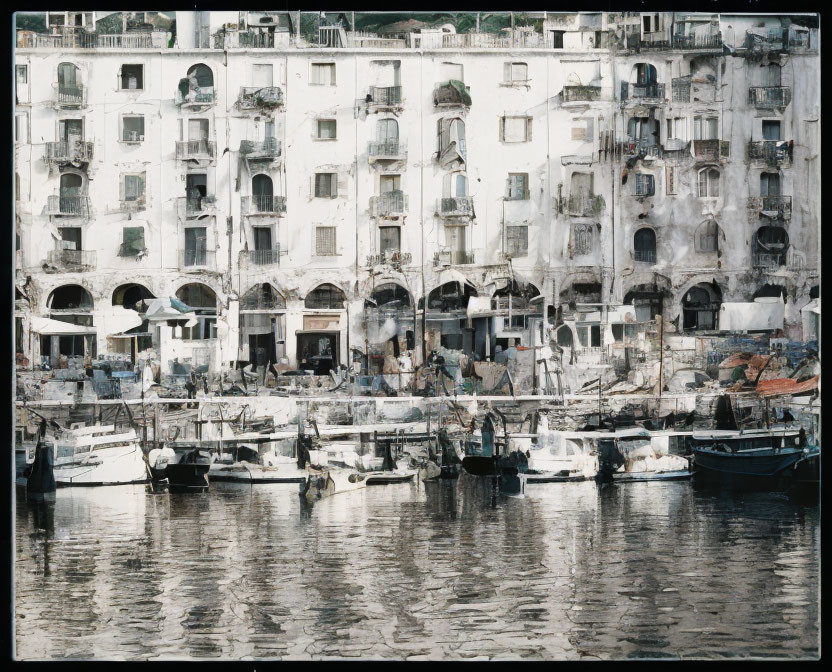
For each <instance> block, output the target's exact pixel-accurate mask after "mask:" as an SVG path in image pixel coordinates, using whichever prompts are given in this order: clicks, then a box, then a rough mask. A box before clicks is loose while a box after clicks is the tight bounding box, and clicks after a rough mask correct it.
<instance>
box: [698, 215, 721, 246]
mask: <svg viewBox="0 0 832 672" xmlns="http://www.w3.org/2000/svg"><path fill="white" fill-rule="evenodd" d="M719 234H720V230H719V225H718V224H717V223H716V220H715V219H706V220H705V221H704V222H702V223H701V224H700V225H699V227H698V228H697V229H696V233H695V234H694V237H693V244H694V249H695V250H696V251H697V252H718V251H719Z"/></svg>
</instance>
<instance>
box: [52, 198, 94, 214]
mask: <svg viewBox="0 0 832 672" xmlns="http://www.w3.org/2000/svg"><path fill="white" fill-rule="evenodd" d="M46 214H47V215H69V216H76V217H89V214H90V199H89V196H49V197H48V198H47V199H46Z"/></svg>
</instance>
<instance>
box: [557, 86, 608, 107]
mask: <svg viewBox="0 0 832 672" xmlns="http://www.w3.org/2000/svg"><path fill="white" fill-rule="evenodd" d="M560 95H561V98H562V100H563V102H564V103H576V102H588V101H592V100H600V99H601V87H600V86H564V87H563V90H562V91H561V94H560Z"/></svg>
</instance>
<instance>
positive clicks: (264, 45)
mask: <svg viewBox="0 0 832 672" xmlns="http://www.w3.org/2000/svg"><path fill="white" fill-rule="evenodd" d="M213 38H214V49H281V48H284V47H288V46H289V44H290V42H291V38H290V35H289V33H288V32H287V31H281V32H272V33H270V32H267V31H260V30H250V31H241V32H238V31H229V32H218V33H215V34H214V35H213Z"/></svg>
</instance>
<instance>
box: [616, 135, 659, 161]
mask: <svg viewBox="0 0 832 672" xmlns="http://www.w3.org/2000/svg"><path fill="white" fill-rule="evenodd" d="M619 149H620V151H621V152H622V153H623V154H626V155H628V156H638V155H644V156H656V157H658V156H661V151H662V150H661V147H660V146H659V145H658V144H657V143H656V142H655V140H646V139H642V138H627V139H626V140H623V141H622V142H621V143H620V144H619Z"/></svg>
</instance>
